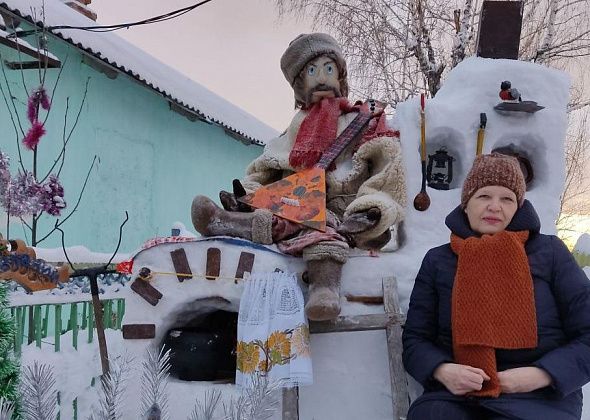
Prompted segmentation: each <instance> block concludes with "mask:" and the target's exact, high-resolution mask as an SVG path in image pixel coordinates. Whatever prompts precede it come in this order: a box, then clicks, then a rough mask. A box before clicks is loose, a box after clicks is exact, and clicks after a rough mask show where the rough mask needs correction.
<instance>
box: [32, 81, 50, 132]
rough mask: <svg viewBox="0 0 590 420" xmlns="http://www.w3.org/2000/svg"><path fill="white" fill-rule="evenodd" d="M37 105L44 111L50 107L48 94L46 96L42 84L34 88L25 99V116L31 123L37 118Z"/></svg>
mask: <svg viewBox="0 0 590 420" xmlns="http://www.w3.org/2000/svg"><path fill="white" fill-rule="evenodd" d="M39 105H40V106H41V107H42V108H43V109H44V110H46V111H47V110H49V108H51V102H50V101H49V96H47V92H46V91H45V88H44V87H43V86H39V87H38V88H37V89H35V90H34V91H33V92H32V93H31V96H29V100H28V101H27V118H28V119H29V121H30V123H31V124H33V123H34V122H35V121H37V119H38V118H39Z"/></svg>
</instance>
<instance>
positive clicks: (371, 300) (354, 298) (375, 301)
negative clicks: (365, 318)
mask: <svg viewBox="0 0 590 420" xmlns="http://www.w3.org/2000/svg"><path fill="white" fill-rule="evenodd" d="M345 297H346V300H347V301H349V302H359V303H364V304H365V305H383V296H368V295H350V294H347V295H345Z"/></svg>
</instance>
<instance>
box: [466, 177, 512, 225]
mask: <svg viewBox="0 0 590 420" xmlns="http://www.w3.org/2000/svg"><path fill="white" fill-rule="evenodd" d="M517 209H518V203H517V201H516V194H514V192H513V191H512V190H510V189H509V188H506V187H501V186H499V185H490V186H487V187H483V188H480V189H479V190H477V191H476V192H475V194H473V195H472V196H471V198H470V199H469V201H468V202H467V206H466V207H465V213H466V214H467V219H468V220H469V225H470V226H471V229H473V230H474V231H475V232H477V233H481V234H492V233H497V232H501V231H503V230H504V229H506V226H508V224H509V223H510V221H511V220H512V217H513V216H514V213H516V210H517Z"/></svg>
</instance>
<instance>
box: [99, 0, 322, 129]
mask: <svg viewBox="0 0 590 420" xmlns="http://www.w3.org/2000/svg"><path fill="white" fill-rule="evenodd" d="M195 3H196V0H167V1H156V0H125V1H124V2H122V1H120V0H94V1H93V2H92V3H91V4H90V5H89V7H90V8H91V9H92V10H94V11H95V12H96V13H97V15H98V20H97V21H98V23H99V24H105V25H106V24H114V23H123V22H131V21H137V20H141V19H145V18H148V17H152V16H156V15H160V14H164V13H167V12H170V11H173V10H176V9H180V8H182V7H186V6H190V5H192V4H195ZM311 31H312V28H311V24H310V23H309V22H306V21H297V20H296V19H294V18H292V17H289V18H285V19H280V20H279V18H278V13H277V11H276V9H275V7H274V3H273V1H272V0H213V1H211V2H209V3H207V4H205V5H203V6H200V7H198V8H197V9H195V10H193V11H191V12H189V13H187V14H185V15H183V16H181V17H179V18H176V19H172V20H170V21H166V22H162V23H156V24H151V25H144V26H139V27H132V28H130V29H126V30H120V31H117V32H116V33H117V34H118V35H119V36H121V37H123V38H125V39H127V40H128V41H130V42H132V43H134V44H135V45H137V46H139V47H140V48H142V49H143V50H145V51H146V52H148V53H150V54H151V55H153V56H154V57H156V58H158V59H159V60H161V61H163V62H165V63H167V64H168V65H170V66H172V67H174V68H175V69H177V70H178V71H180V72H182V73H184V74H185V75H187V76H188V77H190V78H191V79H193V80H195V81H196V82H198V83H200V84H202V85H204V86H205V87H207V88H208V89H210V90H212V91H213V92H215V93H217V94H219V95H220V96H222V97H224V98H225V99H227V100H229V101H230V102H232V103H233V104H235V105H237V106H239V107H240V108H243V109H244V110H246V111H247V112H249V113H250V114H252V115H254V116H255V117H257V118H258V119H260V120H261V121H262V122H264V123H266V124H267V125H269V126H271V127H273V128H274V129H276V130H277V131H280V132H282V131H283V130H284V129H285V128H287V126H288V124H289V122H290V121H291V118H292V116H293V114H294V108H293V103H294V102H293V91H292V90H291V87H290V86H289V84H288V83H287V81H286V80H285V79H284V77H283V73H282V72H281V69H280V66H279V61H280V58H281V55H282V54H283V51H284V50H285V49H286V47H287V46H288V44H289V42H290V41H291V40H292V39H294V38H295V37H296V36H297V35H299V34H301V33H307V32H311Z"/></svg>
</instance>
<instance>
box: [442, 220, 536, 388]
mask: <svg viewBox="0 0 590 420" xmlns="http://www.w3.org/2000/svg"><path fill="white" fill-rule="evenodd" d="M528 236H529V233H528V231H520V232H508V231H502V232H499V233H496V234H494V235H483V236H482V237H480V238H477V237H471V238H468V239H462V238H460V237H458V236H456V235H454V234H453V235H451V248H452V250H453V252H454V253H455V254H457V257H458V262H457V273H456V275H455V283H454V285H453V294H452V312H451V324H452V330H453V353H454V358H455V362H457V363H459V364H463V365H469V366H473V367H478V368H480V369H483V370H484V371H485V372H486V373H487V374H488V376H489V377H490V378H491V380H489V381H486V382H484V386H483V388H482V389H481V391H476V392H472V393H470V394H469V395H473V396H478V397H497V396H498V395H500V384H499V382H498V376H497V374H496V370H497V368H496V354H495V349H521V348H534V347H536V346H537V317H536V312H535V300H534V291H533V280H532V277H531V272H530V268H529V263H528V259H527V255H526V253H525V249H524V243H525V242H526V240H527V239H528Z"/></svg>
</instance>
